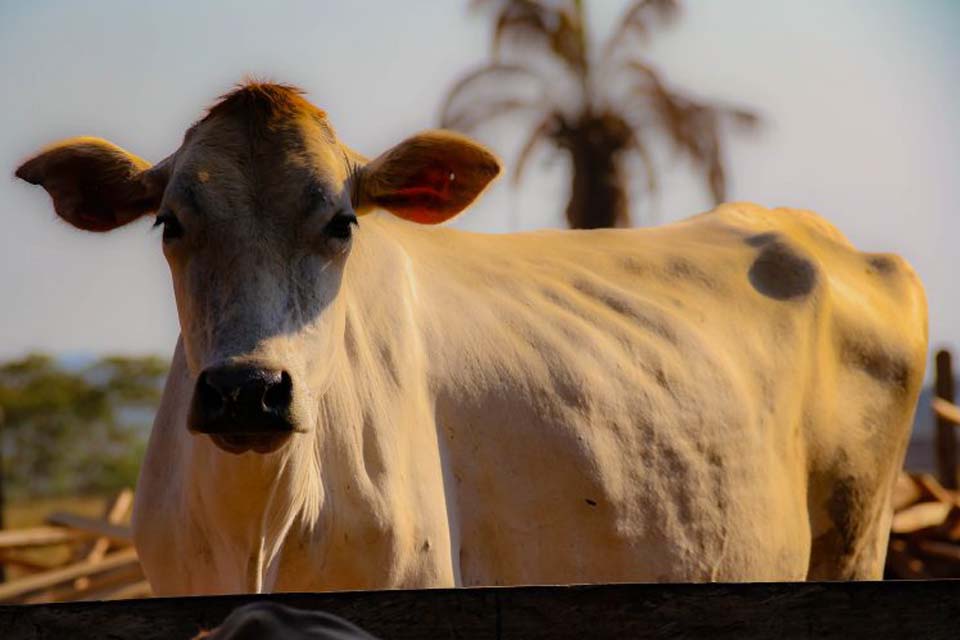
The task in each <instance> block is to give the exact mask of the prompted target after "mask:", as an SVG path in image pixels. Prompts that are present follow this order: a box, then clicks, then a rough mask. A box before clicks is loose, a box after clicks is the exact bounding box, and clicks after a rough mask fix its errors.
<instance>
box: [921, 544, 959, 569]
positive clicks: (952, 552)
mask: <svg viewBox="0 0 960 640" xmlns="http://www.w3.org/2000/svg"><path fill="white" fill-rule="evenodd" d="M916 546H917V550H918V551H920V552H921V553H922V554H924V555H927V556H932V557H934V558H937V559H940V560H946V561H947V562H950V563H953V564H957V565H960V545H955V544H952V543H950V542H939V541H937V540H917V542H916Z"/></svg>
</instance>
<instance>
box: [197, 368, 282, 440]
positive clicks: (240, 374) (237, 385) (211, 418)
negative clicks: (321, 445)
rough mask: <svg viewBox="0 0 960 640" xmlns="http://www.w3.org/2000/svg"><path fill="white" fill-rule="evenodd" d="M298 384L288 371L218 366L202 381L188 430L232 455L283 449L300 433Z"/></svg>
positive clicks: (203, 374) (200, 379)
mask: <svg viewBox="0 0 960 640" xmlns="http://www.w3.org/2000/svg"><path fill="white" fill-rule="evenodd" d="M292 405H293V381H292V380H291V379H290V374H289V373H287V372H286V371H274V370H270V369H264V368H261V367H251V366H243V365H234V364H226V365H218V366H214V367H209V368H207V369H204V370H203V371H202V372H201V373H200V376H199V377H198V378H197V386H196V387H195V388H194V390H193V402H192V403H191V404H190V415H189V418H188V426H189V428H190V430H191V431H193V432H194V433H202V434H208V435H209V436H210V437H211V438H212V439H213V442H214V444H216V445H217V446H218V447H220V448H221V449H223V450H224V451H228V452H230V453H244V452H246V451H250V450H253V451H256V452H258V453H270V452H272V451H276V450H277V449H279V448H280V447H281V446H282V445H283V444H284V442H286V441H287V439H288V438H289V437H290V435H291V434H292V433H293V432H294V431H295V425H294V423H293V419H292V417H291V407H292Z"/></svg>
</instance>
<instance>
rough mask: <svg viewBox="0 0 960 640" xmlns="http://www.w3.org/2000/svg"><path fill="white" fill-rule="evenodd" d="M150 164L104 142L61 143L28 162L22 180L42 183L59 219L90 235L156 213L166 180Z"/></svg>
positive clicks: (22, 169) (19, 172) (76, 140)
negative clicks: (89, 232) (151, 168)
mask: <svg viewBox="0 0 960 640" xmlns="http://www.w3.org/2000/svg"><path fill="white" fill-rule="evenodd" d="M148 169H150V163H149V162H147V161H146V160H143V159H141V158H138V157H137V156H135V155H133V154H131V153H127V152H126V151H124V150H123V149H121V148H120V147H118V146H116V145H115V144H112V143H110V142H107V141H106V140H101V139H100V138H71V139H69V140H64V141H62V142H58V143H56V144H54V145H52V146H50V147H47V148H46V149H44V150H43V151H41V152H40V153H39V154H38V155H36V156H35V157H33V158H31V159H30V160H27V161H26V162H24V163H23V164H22V165H20V167H19V168H18V169H17V172H16V175H17V177H18V178H21V179H23V180H26V181H27V182H29V183H30V184H38V185H41V186H42V187H43V188H44V189H46V190H47V193H49V194H50V197H51V198H52V199H53V206H54V208H55V209H56V211H57V215H59V216H60V217H61V218H63V219H64V220H66V221H67V222H69V223H70V224H72V225H73V226H75V227H77V228H78V229H85V230H87V231H110V230H111V229H115V228H117V227H119V226H122V225H125V224H127V223H128V222H130V221H132V220H135V219H136V218H139V217H140V216H141V215H143V214H145V213H149V212H152V211H156V210H157V207H159V205H160V200H161V198H162V197H163V190H164V188H165V187H166V180H164V179H163V177H162V176H161V175H159V174H158V172H156V171H148Z"/></svg>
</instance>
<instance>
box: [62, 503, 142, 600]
mask: <svg viewBox="0 0 960 640" xmlns="http://www.w3.org/2000/svg"><path fill="white" fill-rule="evenodd" d="M131 506H133V491H131V490H130V489H123V490H122V491H121V492H120V493H118V494H117V495H116V496H114V498H113V499H112V500H111V501H110V502H109V503H108V504H107V506H106V508H105V509H104V512H103V519H104V520H105V521H106V522H107V523H109V524H120V523H122V522H123V521H124V518H126V516H127V512H128V511H129V510H130V507H131ZM109 548H110V538H106V537H100V538H97V539H96V540H94V541H93V543H92V544H91V545H90V546H89V547H88V548H86V549H83V551H84V552H85V553H84V554H83V555H82V558H83V560H86V561H88V562H94V561H96V560H100V559H101V558H103V556H105V555H106V553H107V550H108V549H109ZM73 586H74V587H75V588H76V589H77V590H78V591H83V590H84V589H86V588H87V587H89V586H90V579H89V578H86V577H84V578H77V579H76V581H75V582H74V585H73Z"/></svg>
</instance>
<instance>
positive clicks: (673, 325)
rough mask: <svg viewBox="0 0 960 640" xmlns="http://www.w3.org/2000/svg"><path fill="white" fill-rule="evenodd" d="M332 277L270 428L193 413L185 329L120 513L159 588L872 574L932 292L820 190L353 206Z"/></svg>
mask: <svg viewBox="0 0 960 640" xmlns="http://www.w3.org/2000/svg"><path fill="white" fill-rule="evenodd" d="M361 274H362V277H360V276H361ZM339 302H341V303H342V304H344V305H345V318H346V327H345V340H344V344H343V347H342V348H341V349H338V351H337V354H336V357H335V358H334V360H333V361H331V362H329V366H330V367H331V368H332V371H333V376H332V379H331V383H330V385H329V386H328V388H326V389H324V390H322V392H320V393H318V394H317V396H316V398H315V401H316V402H317V404H318V405H319V407H320V410H319V412H318V414H317V415H318V416H319V419H318V424H317V425H316V429H315V430H313V431H312V432H311V433H308V434H304V435H298V436H295V441H294V442H292V443H291V445H290V448H289V450H284V451H285V452H286V453H284V452H281V453H278V454H272V455H270V456H260V455H256V454H253V453H249V454H244V455H241V456H232V455H225V454H224V453H223V452H222V451H220V450H218V449H217V448H216V447H214V446H213V444H212V443H211V442H210V440H209V439H207V438H203V439H200V438H196V437H195V436H192V435H190V434H189V433H188V432H187V431H186V430H185V429H184V428H183V426H182V425H183V422H184V420H185V412H186V409H187V406H188V402H189V397H190V393H191V391H192V389H193V379H192V378H191V376H190V374H189V372H188V370H187V367H186V366H185V363H184V358H183V353H182V349H181V347H180V346H179V345H178V348H177V353H176V355H175V357H174V362H173V369H172V371H171V374H170V380H169V383H168V387H167V390H166V393H165V396H164V400H163V405H162V408H161V411H160V414H159V416H158V418H157V422H156V425H155V427H154V432H153V434H152V437H151V441H150V445H149V449H148V453H147V458H146V462H145V466H144V468H143V472H142V474H141V480H140V484H139V486H138V492H137V505H136V514H135V522H134V526H135V534H136V543H137V548H138V550H139V551H140V554H141V558H142V562H143V565H144V569H145V571H146V574H147V576H148V578H149V579H150V581H151V584H152V585H153V586H154V588H155V589H156V590H157V592H159V593H206V592H222V591H227V592H229V591H251V590H264V591H270V590H298V591H300V590H316V589H344V588H383V587H434V586H436V587H439V586H453V585H485V584H521V583H570V582H616V581H648V580H652V581H706V580H803V579H806V578H866V577H871V578H877V577H880V574H881V570H882V566H883V553H884V549H885V545H886V531H887V528H888V524H889V518H890V512H889V508H888V506H887V505H888V497H889V492H890V489H891V487H892V483H893V480H894V477H895V474H896V471H897V469H898V468H899V465H900V463H901V461H902V457H903V453H904V449H905V446H906V441H907V437H908V433H909V425H910V421H911V417H912V413H913V410H914V403H915V401H916V397H917V393H918V390H919V386H920V383H921V380H922V377H923V369H924V354H925V350H926V306H925V301H924V297H923V293H922V288H921V287H920V285H919V282H918V281H917V279H916V277H915V276H914V274H913V272H912V270H910V268H909V267H908V266H906V264H905V263H904V262H903V261H902V260H900V259H899V258H896V257H895V256H887V255H878V254H863V253H860V252H858V251H856V250H855V249H854V248H853V247H852V246H851V245H850V244H849V243H848V242H847V241H846V240H845V239H844V238H843V237H842V236H841V235H840V234H839V232H837V231H836V230H835V229H833V228H832V227H831V226H830V225H829V224H828V223H826V222H824V221H823V220H821V219H820V218H818V217H816V216H814V215H813V214H811V213H809V212H803V211H793V210H775V211H770V210H767V209H764V208H761V207H757V206H754V205H747V204H735V205H725V206H723V207H720V208H719V209H717V210H716V211H714V212H711V213H708V214H704V215H701V216H698V217H695V218H693V219H691V220H688V221H685V222H682V223H678V224H674V225H670V226H666V227H663V228H658V229H644V230H630V231H625V230H621V231H595V232H538V233H525V234H514V235H504V236H487V235H478V234H469V233H463V232H458V231H455V230H450V229H443V228H439V229H423V228H419V227H415V226H414V225H411V224H408V223H404V222H398V221H394V220H392V219H390V218H388V217H369V218H365V219H364V220H363V222H362V224H361V229H360V231H359V233H358V235H357V240H356V245H355V247H354V249H353V253H352V255H351V258H350V262H349V263H348V266H347V270H346V273H345V276H344V282H343V288H342V290H341V295H340V297H339Z"/></svg>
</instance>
